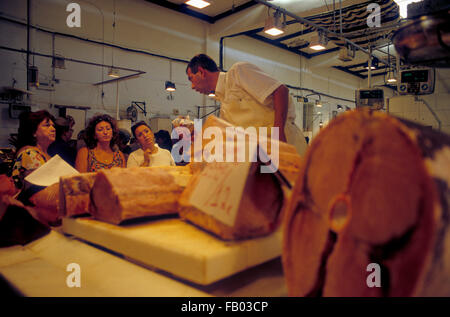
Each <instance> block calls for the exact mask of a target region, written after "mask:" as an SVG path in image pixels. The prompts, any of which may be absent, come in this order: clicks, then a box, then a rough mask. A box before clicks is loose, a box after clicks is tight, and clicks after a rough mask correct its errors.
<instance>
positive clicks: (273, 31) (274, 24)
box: [264, 11, 284, 36]
mask: <svg viewBox="0 0 450 317" xmlns="http://www.w3.org/2000/svg"><path fill="white" fill-rule="evenodd" d="M280 17H281V13H280V12H279V11H276V12H275V13H274V14H273V16H272V15H270V16H268V17H267V19H266V23H265V25H264V33H267V34H269V35H271V36H278V35H280V34H283V33H284V24H283V22H282V21H281V18H280Z"/></svg>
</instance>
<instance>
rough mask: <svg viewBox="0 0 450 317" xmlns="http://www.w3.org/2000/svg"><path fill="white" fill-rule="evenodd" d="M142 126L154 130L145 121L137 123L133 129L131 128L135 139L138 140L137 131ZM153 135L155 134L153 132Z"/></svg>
mask: <svg viewBox="0 0 450 317" xmlns="http://www.w3.org/2000/svg"><path fill="white" fill-rule="evenodd" d="M141 125H145V126H146V127H147V128H149V129H150V131H151V130H152V129H151V128H150V126H149V125H148V124H147V123H146V122H145V121H139V122H137V123H135V124H134V125H133V126H132V127H131V132H133V136H134V138H135V139H136V140H137V138H136V129H137V128H139V127H140V126H141ZM152 133H153V132H152Z"/></svg>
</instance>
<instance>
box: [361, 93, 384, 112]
mask: <svg viewBox="0 0 450 317" xmlns="http://www.w3.org/2000/svg"><path fill="white" fill-rule="evenodd" d="M355 102H356V107H357V108H360V107H369V108H370V109H372V110H381V109H383V107H384V91H383V89H381V88H360V89H357V90H356V91H355Z"/></svg>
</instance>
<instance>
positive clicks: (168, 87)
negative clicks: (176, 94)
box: [166, 81, 177, 91]
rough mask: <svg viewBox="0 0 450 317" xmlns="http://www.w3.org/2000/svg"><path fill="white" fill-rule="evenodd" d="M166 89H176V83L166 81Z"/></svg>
mask: <svg viewBox="0 0 450 317" xmlns="http://www.w3.org/2000/svg"><path fill="white" fill-rule="evenodd" d="M166 90H167V91H175V90H177V88H176V87H175V84H174V83H173V82H171V81H166Z"/></svg>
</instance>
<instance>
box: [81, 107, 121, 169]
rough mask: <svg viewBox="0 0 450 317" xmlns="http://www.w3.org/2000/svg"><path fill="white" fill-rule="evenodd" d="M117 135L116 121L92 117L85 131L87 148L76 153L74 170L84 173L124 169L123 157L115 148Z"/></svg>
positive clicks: (105, 116) (104, 116) (102, 117)
mask: <svg viewBox="0 0 450 317" xmlns="http://www.w3.org/2000/svg"><path fill="white" fill-rule="evenodd" d="M118 134H119V131H118V129H117V126H116V121H115V120H114V119H113V118H112V117H111V116H109V115H107V114H103V115H98V116H95V117H93V118H92V119H91V120H90V121H89V124H88V126H87V128H86V130H85V136H84V139H85V142H86V145H87V147H83V148H81V149H80V150H79V151H78V153H77V158H76V161H75V168H76V169H77V170H78V171H79V172H80V173H85V172H95V171H98V170H101V169H110V168H113V167H126V160H125V157H124V155H123V153H122V152H121V151H120V150H119V149H118V146H117V138H118Z"/></svg>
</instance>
